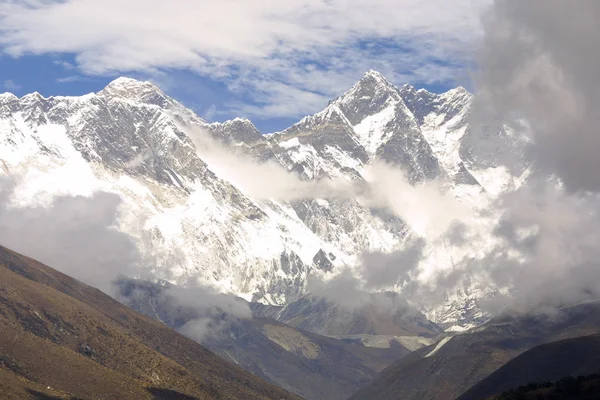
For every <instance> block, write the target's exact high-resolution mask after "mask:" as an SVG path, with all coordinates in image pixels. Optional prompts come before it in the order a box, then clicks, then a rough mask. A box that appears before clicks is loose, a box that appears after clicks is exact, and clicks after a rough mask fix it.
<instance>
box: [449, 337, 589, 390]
mask: <svg viewBox="0 0 600 400" xmlns="http://www.w3.org/2000/svg"><path fill="white" fill-rule="evenodd" d="M598 372H600V335H591V336H584V337H580V338H574V339H566V340H561V341H558V342H553V343H547V344H543V345H540V346H536V347H534V348H532V349H530V350H527V351H526V352H525V353H523V354H521V355H519V356H518V357H516V358H514V359H513V360H511V361H509V362H508V363H507V364H506V365H504V366H502V367H501V368H499V369H498V370H497V371H496V372H494V373H493V374H491V375H490V376H488V377H487V378H485V379H484V380H482V381H481V382H479V383H478V384H477V385H475V386H474V387H472V388H471V389H470V390H469V391H467V392H466V393H465V394H463V395H462V396H460V397H459V400H478V399H485V398H488V397H490V396H492V395H495V394H499V393H502V392H505V391H507V390H509V389H512V388H516V387H519V386H524V385H527V384H528V383H530V382H548V381H549V382H554V381H557V380H559V379H561V378H563V377H565V376H569V375H570V376H574V377H576V376H586V375H590V374H595V373H598Z"/></svg>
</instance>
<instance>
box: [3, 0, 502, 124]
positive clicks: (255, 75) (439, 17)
mask: <svg viewBox="0 0 600 400" xmlns="http://www.w3.org/2000/svg"><path fill="white" fill-rule="evenodd" d="M489 2H490V0H456V1H453V2H451V3H449V2H447V1H444V0H433V1H428V2H422V1H418V0H401V1H398V0H375V1H371V2H364V1H359V0H329V1H325V0H289V1H285V2H282V1H276V0H266V1H263V0H261V1H258V0H247V1H234V2H213V1H210V2H209V1H207V0H204V1H197V0H181V1H179V2H177V4H176V6H174V4H173V2H171V1H167V0H150V1H142V0H119V1H117V0H108V1H107V2H102V3H99V2H97V1H94V0H66V1H39V0H36V1H28V2H27V4H23V3H14V2H10V3H8V4H3V5H0V45H1V46H2V47H3V49H4V51H5V52H6V53H9V54H11V55H14V56H20V55H23V54H44V53H68V54H74V55H75V60H76V63H77V65H78V67H79V68H80V69H81V70H82V71H83V72H85V73H87V74H110V73H121V72H131V71H144V72H146V73H154V72H157V71H160V70H165V69H172V68H180V69H189V70H193V71H195V73H197V74H198V75H201V76H208V77H210V78H212V79H216V80H221V81H223V82H227V84H228V85H229V87H230V89H231V90H237V91H243V92H244V93H247V95H248V97H249V98H250V99H251V100H252V102H253V103H254V104H253V105H251V106H247V105H240V104H236V105H234V108H236V109H239V110H240V111H241V112H243V113H245V114H247V115H248V116H253V115H255V116H259V117H264V116H297V115H301V114H304V113H307V112H308V111H309V110H310V111H314V110H315V108H316V107H320V106H322V105H323V103H324V102H325V101H326V100H327V99H329V98H330V97H332V96H334V95H338V94H340V91H341V90H343V89H345V88H347V87H348V86H349V85H350V84H351V83H353V82H355V81H356V80H357V79H358V77H360V75H361V74H362V73H363V72H365V71H366V70H368V69H371V68H375V69H379V70H382V72H383V73H385V74H386V75H387V76H389V77H390V79H392V80H396V81H400V80H402V81H411V82H422V83H433V82H447V81H451V80H453V79H454V78H456V77H457V76H458V75H459V74H462V72H460V71H462V70H463V69H464V65H465V64H466V63H468V62H469V60H470V52H469V49H470V48H472V45H473V43H474V41H476V40H477V39H478V37H479V35H480V27H479V17H478V15H479V12H480V11H481V10H482V9H483V7H485V6H486V5H487V4H488V3H489ZM141 10H143V12H141ZM72 32H78V34H77V35H73V34H72ZM317 105H318V106H317Z"/></svg>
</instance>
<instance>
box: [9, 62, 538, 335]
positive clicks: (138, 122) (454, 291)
mask: <svg viewBox="0 0 600 400" xmlns="http://www.w3.org/2000/svg"><path fill="white" fill-rule="evenodd" d="M471 104H472V95H471V94H470V93H468V92H467V91H466V90H465V89H464V88H457V89H453V90H451V91H449V92H447V93H444V94H434V93H430V92H428V91H426V90H423V89H421V90H415V89H414V88H413V87H411V86H408V85H405V86H403V87H401V88H397V87H395V86H393V85H392V84H390V83H389V82H388V81H387V80H386V79H385V78H384V77H383V76H381V74H379V73H377V72H375V71H369V72H367V73H366V74H365V75H364V76H363V78H362V79H361V80H360V81H359V82H358V83H357V84H356V85H354V86H353V87H352V88H351V89H350V90H349V91H348V92H346V93H345V94H344V95H342V96H340V97H338V98H337V99H335V100H333V101H331V102H330V104H329V105H328V106H327V108H326V109H325V110H323V111H321V112H319V113H317V114H315V115H313V116H308V117H306V118H303V119H302V120H301V121H299V122H298V123H297V124H294V125H293V126H291V127H290V128H288V129H285V130H283V131H281V132H277V133H270V134H262V133H260V132H259V131H258V130H257V129H256V128H255V127H254V126H253V124H252V123H251V122H250V121H249V120H246V119H239V118H238V119H234V120H232V121H226V122H224V123H208V122H206V121H204V120H203V119H201V118H200V117H198V116H197V115H196V114H195V113H194V112H193V111H192V110H190V109H187V108H185V107H184V106H183V105H182V104H180V103H178V102H177V101H175V100H174V99H172V98H169V97H168V96H166V95H165V94H164V93H163V92H162V91H161V90H160V89H158V88H157V87H155V86H154V85H152V84H151V83H148V82H140V81H136V80H133V79H128V78H119V79H116V80H115V81H113V82H112V83H110V84H109V85H108V86H107V87H106V88H105V89H103V90H102V91H100V92H98V93H91V94H88V95H85V96H81V97H60V96H56V97H49V98H44V97H43V96H41V95H40V94H39V93H33V94H29V95H26V96H23V97H21V98H17V97H16V96H14V95H11V94H7V93H5V94H2V95H0V130H1V131H2V136H1V137H0V161H1V162H0V164H1V165H2V168H1V169H0V172H2V173H3V174H5V175H9V176H13V177H14V176H19V182H20V183H19V184H18V185H17V188H16V189H15V191H14V193H13V195H12V199H11V204H12V205H13V206H16V207H33V206H42V207H47V206H48V205H49V204H51V203H52V201H54V200H55V199H56V198H59V197H61V196H63V197H64V196H91V195H92V194H93V193H97V192H109V193H115V194H117V195H118V196H119V198H120V199H121V202H122V203H121V204H120V206H119V216H118V220H117V221H116V222H115V224H116V226H117V228H118V229H119V231H121V232H123V233H126V234H127V235H129V236H131V237H132V238H134V240H135V244H136V247H137V248H138V249H139V251H140V252H141V254H142V256H143V259H144V261H143V264H144V265H145V268H144V271H143V272H140V274H149V275H151V276H152V277H153V279H164V280H167V281H169V282H172V283H175V284H180V285H185V284H189V283H201V284H202V285H208V286H211V287H214V288H216V289H217V290H218V291H220V292H224V293H230V294H233V295H236V296H239V297H241V298H244V299H246V300H247V301H251V302H258V303H262V304H266V305H272V306H286V305H288V304H290V303H292V302H294V301H296V300H298V299H300V298H302V297H303V296H305V295H306V293H307V292H310V291H311V290H310V288H308V285H309V283H310V281H311V277H312V278H315V279H313V280H324V281H327V280H329V279H331V278H332V277H335V276H338V275H339V274H340V273H341V272H343V271H346V270H349V271H350V273H351V274H352V275H353V276H354V277H356V278H357V279H359V281H361V280H362V281H364V278H365V277H367V279H366V280H367V286H368V288H370V289H372V291H380V290H383V289H385V290H392V291H396V292H402V290H403V288H404V287H405V286H406V285H407V284H409V286H410V284H417V283H418V284H420V285H427V284H428V283H429V282H431V281H434V280H435V277H436V275H439V274H442V275H443V274H447V273H448V271H450V270H452V268H454V267H455V265H456V263H457V262H459V261H460V260H463V259H464V260H471V259H473V258H477V257H483V255H484V254H485V249H486V248H489V247H490V246H492V245H493V240H491V239H489V238H488V237H486V234H485V230H486V229H487V225H489V224H487V223H486V222H481V223H474V224H473V226H471V227H470V228H473V229H475V231H476V233H477V235H475V236H477V237H478V238H480V239H479V240H467V241H466V242H467V243H463V245H462V246H458V245H457V243H456V241H454V242H452V241H453V238H452V237H449V236H448V235H442V233H444V232H442V233H440V232H434V231H433V230H432V226H433V224H432V221H431V219H435V221H436V223H437V222H440V221H442V222H443V223H442V225H444V223H445V225H446V226H449V224H450V222H451V221H452V218H453V212H452V207H449V209H448V210H440V207H441V206H440V205H438V204H431V205H429V206H428V208H427V209H421V208H422V207H423V206H427V201H425V200H427V198H428V197H431V196H430V195H431V193H432V192H431V190H435V191H436V192H438V193H441V194H440V196H443V200H445V198H446V197H447V198H448V199H451V201H453V202H454V201H456V202H457V203H458V204H459V207H463V208H467V209H469V210H478V209H481V208H485V206H486V205H487V204H489V202H490V201H493V199H495V198H496V197H497V196H498V195H500V194H502V193H506V192H508V191H510V190H513V189H514V188H516V187H518V186H519V185H520V183H521V182H522V180H523V179H524V177H525V176H526V175H527V173H528V169H527V165H526V164H525V162H524V161H523V148H524V146H525V144H526V142H525V140H524V139H522V138H520V137H518V136H516V135H514V134H512V132H511V131H510V130H509V129H508V128H505V127H498V128H496V129H492V128H491V127H477V128H474V127H471V124H470V114H471V108H472V107H471ZM509 159H510V162H508V161H507V160H509ZM66 182H68V184H67V183H66ZM431 182H435V186H434V188H433V189H432V188H431V187H429V186H428V185H430V184H431ZM438 183H439V184H438ZM394 184H398V185H399V186H398V188H397V190H406V191H410V190H412V189H411V188H414V187H417V188H419V187H424V189H423V190H422V192H421V191H419V190H421V189H417V191H416V192H415V193H412V194H410V196H409V197H411V199H409V200H408V203H406V204H404V203H403V204H394V201H395V200H394V198H395V196H396V195H397V193H388V192H389V189H390V188H393V186H394ZM403 184H404V185H406V186H402V185H403ZM438 189H439V190H438ZM442 206H443V203H442ZM435 210H437V211H435ZM455 211H456V212H457V213H458V212H460V210H455ZM482 230H483V234H482V232H480V231H482ZM488 236H489V235H488ZM423 238H426V239H427V240H425V241H423ZM450 242H452V243H450ZM5 244H6V245H9V246H10V247H13V248H16V249H17V250H21V249H20V248H19V244H15V245H11V243H5ZM413 249H417V251H416V253H418V254H417V255H416V256H415V258H417V259H415V260H413V259H410V260H406V261H407V262H409V261H410V262H411V263H413V264H415V265H413V267H414V268H413V271H410V272H406V273H396V272H393V271H392V272H393V273H391V274H388V275H389V276H386V275H385V274H380V275H379V276H383V277H384V278H379V279H377V278H374V279H371V280H374V282H369V276H370V275H374V274H372V273H371V274H370V275H369V268H370V265H367V264H368V262H367V261H365V260H368V256H372V255H374V256H382V255H383V256H385V255H389V254H391V255H395V254H402V253H410V251H412V250H413ZM22 250H27V249H22ZM42 261H48V260H44V259H43V258H42ZM393 262H394V261H393V260H392V263H393ZM388 264H389V263H388ZM391 269H392V270H393V268H391ZM400 270H402V268H400ZM498 289H502V288H496V287H493V286H491V285H489V284H487V282H482V281H477V280H466V281H464V282H461V284H460V285H457V286H456V287H453V288H449V289H448V290H444V291H439V292H436V294H435V298H433V299H429V298H428V300H427V301H424V300H421V299H424V298H425V297H426V296H418V295H416V294H415V295H410V293H409V292H408V291H407V290H406V292H407V293H409V294H407V295H406V296H405V297H406V300H407V301H408V302H409V303H410V304H411V306H414V307H416V308H417V309H418V310H419V311H420V312H422V313H423V314H424V315H425V316H426V317H427V318H428V319H430V320H431V321H432V322H434V323H436V324H438V325H440V326H442V327H443V328H445V329H451V330H463V329H466V328H468V327H472V326H475V325H477V324H479V323H481V322H482V321H483V320H485V318H486V315H485V312H483V311H482V310H481V309H480V307H479V305H478V304H479V301H480V300H481V299H484V298H486V297H488V296H491V295H494V294H495V293H497V291H498ZM322 290H323V291H324V292H328V289H322Z"/></svg>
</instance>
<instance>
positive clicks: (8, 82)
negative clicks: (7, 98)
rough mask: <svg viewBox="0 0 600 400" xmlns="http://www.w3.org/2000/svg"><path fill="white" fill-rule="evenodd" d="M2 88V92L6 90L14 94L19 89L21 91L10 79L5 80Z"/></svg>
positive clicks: (19, 86)
mask: <svg viewBox="0 0 600 400" xmlns="http://www.w3.org/2000/svg"><path fill="white" fill-rule="evenodd" d="M2 86H3V87H4V90H8V91H9V92H16V91H18V90H19V89H21V85H19V84H18V83H16V82H15V81H13V80H12V79H7V80H5V81H4V83H3V85H2Z"/></svg>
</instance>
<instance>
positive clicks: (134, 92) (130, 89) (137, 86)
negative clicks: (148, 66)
mask: <svg viewBox="0 0 600 400" xmlns="http://www.w3.org/2000/svg"><path fill="white" fill-rule="evenodd" d="M98 94H99V95H102V96H106V97H109V98H119V99H123V100H131V101H135V102H139V103H146V104H153V105H157V106H161V107H164V106H165V105H166V104H167V103H168V102H169V99H168V98H167V96H166V95H165V94H164V93H163V91H162V90H160V89H159V88H158V87H157V86H155V85H154V84H152V83H151V82H148V81H139V80H137V79H133V78H127V77H123V76H122V77H119V78H117V79H115V80H114V81H112V82H110V83H109V84H108V85H106V87H105V88H104V89H102V90H101V91H100V92H99V93H98Z"/></svg>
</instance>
